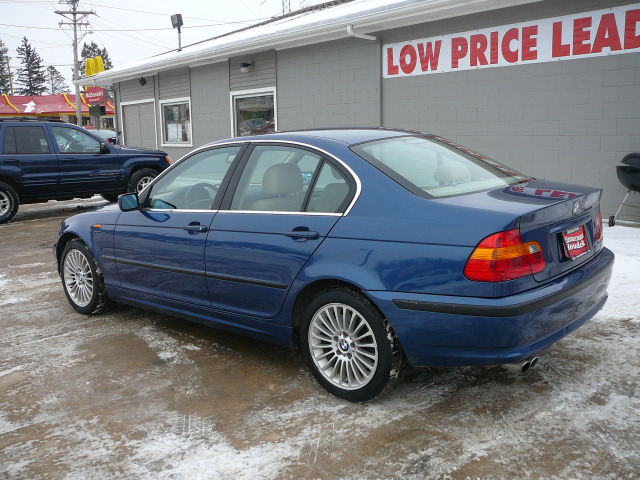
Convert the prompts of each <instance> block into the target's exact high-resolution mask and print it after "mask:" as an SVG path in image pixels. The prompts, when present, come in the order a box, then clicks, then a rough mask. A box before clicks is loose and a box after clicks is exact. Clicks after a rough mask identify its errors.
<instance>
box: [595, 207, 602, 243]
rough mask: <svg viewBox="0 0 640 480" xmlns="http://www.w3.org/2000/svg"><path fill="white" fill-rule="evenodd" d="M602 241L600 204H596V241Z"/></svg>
mask: <svg viewBox="0 0 640 480" xmlns="http://www.w3.org/2000/svg"><path fill="white" fill-rule="evenodd" d="M601 241H602V213H600V204H598V215H596V243H600V242H601Z"/></svg>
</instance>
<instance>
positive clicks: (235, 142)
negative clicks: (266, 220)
mask: <svg viewBox="0 0 640 480" xmlns="http://www.w3.org/2000/svg"><path fill="white" fill-rule="evenodd" d="M254 143H276V144H277V143H280V144H286V145H298V146H301V147H307V148H309V149H311V150H315V151H317V152H321V153H322V154H323V155H325V156H327V157H329V158H331V159H332V160H335V161H336V162H338V163H339V164H340V165H342V166H343V167H344V169H345V170H347V172H349V174H350V175H351V177H352V178H353V180H354V181H355V182H356V193H355V194H354V195H353V199H352V200H351V203H350V204H349V206H348V207H347V208H346V210H345V211H344V213H331V212H327V213H323V212H273V211H257V210H217V211H218V212H235V213H263V214H264V213H275V214H280V215H312V216H317V215H329V216H332V217H346V216H347V215H348V214H349V212H350V211H351V209H352V208H353V206H354V205H355V203H356V202H357V201H358V198H360V194H361V193H362V182H361V181H360V177H358V175H356V172H354V171H353V169H352V168H351V167H350V166H349V165H347V164H346V163H345V162H343V161H342V160H340V159H339V158H338V157H336V156H335V155H333V154H331V153H329V152H327V151H326V150H323V149H322V148H319V147H316V146H315V145H310V144H308V143H305V142H298V141H295V140H277V139H265V140H230V141H222V142H220V143H214V144H207V145H202V146H201V147H198V148H196V149H195V150H193V151H192V152H190V153H188V154H187V155H185V156H183V157H182V158H180V159H179V160H177V161H176V162H174V163H172V164H171V167H169V168H167V169H165V170H163V171H162V173H160V175H158V176H157V177H156V178H154V179H153V181H151V183H149V185H147V186H146V187H145V190H146V189H147V188H149V187H150V186H151V185H153V184H154V183H156V182H157V181H158V179H160V178H162V177H164V176H165V175H166V174H167V172H168V171H170V170H173V168H174V165H178V164H180V163H182V162H183V161H184V160H185V159H186V158H187V157H191V156H192V155H195V154H196V153H199V152H200V151H202V150H207V149H214V148H218V147H228V146H232V145H239V146H242V145H246V144H254ZM143 192H144V190H143ZM140 193H142V192H140ZM150 211H155V210H150ZM158 211H160V212H163V211H164V212H173V211H180V212H186V211H188V210H158ZM196 211H198V212H213V211H214V210H196Z"/></svg>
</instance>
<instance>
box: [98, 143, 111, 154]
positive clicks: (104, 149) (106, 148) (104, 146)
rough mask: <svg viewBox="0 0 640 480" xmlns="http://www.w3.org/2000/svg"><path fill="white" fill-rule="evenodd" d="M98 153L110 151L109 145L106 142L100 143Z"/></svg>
mask: <svg viewBox="0 0 640 480" xmlns="http://www.w3.org/2000/svg"><path fill="white" fill-rule="evenodd" d="M100 153H111V150H109V145H107V144H106V143H101V144H100Z"/></svg>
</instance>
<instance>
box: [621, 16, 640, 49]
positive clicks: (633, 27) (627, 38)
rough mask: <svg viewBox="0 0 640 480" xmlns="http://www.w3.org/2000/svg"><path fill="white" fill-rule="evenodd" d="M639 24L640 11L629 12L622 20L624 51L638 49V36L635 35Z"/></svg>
mask: <svg viewBox="0 0 640 480" xmlns="http://www.w3.org/2000/svg"><path fill="white" fill-rule="evenodd" d="M638 22H640V9H636V10H629V11H628V12H627V14H626V15H625V18H624V49H625V50H630V49H632V48H638V47H640V35H637V34H636V32H637V31H638Z"/></svg>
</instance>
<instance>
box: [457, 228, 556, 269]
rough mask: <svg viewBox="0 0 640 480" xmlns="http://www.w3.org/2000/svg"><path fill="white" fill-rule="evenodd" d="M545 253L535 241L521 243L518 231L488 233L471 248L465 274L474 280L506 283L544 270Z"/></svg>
mask: <svg viewBox="0 0 640 480" xmlns="http://www.w3.org/2000/svg"><path fill="white" fill-rule="evenodd" d="M544 267H545V261H544V253H542V248H541V247H540V244H539V243H538V242H527V243H522V238H521V237H520V230H518V229H514V230H508V231H506V232H499V233H495V234H493V235H489V236H488V237H487V238H485V239H484V240H482V241H481V242H480V244H479V245H478V246H477V247H476V249H475V250H474V251H473V253H472V254H471V256H470V257H469V260H467V264H466V265H465V267H464V276H465V277H466V278H467V279H469V280H474V281H476V282H505V281H507V280H514V279H516V278H521V277H526V276H528V275H533V274H534V273H538V272H541V271H542V270H544Z"/></svg>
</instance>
